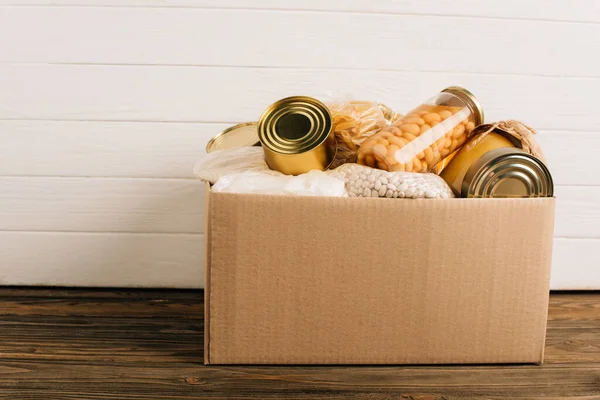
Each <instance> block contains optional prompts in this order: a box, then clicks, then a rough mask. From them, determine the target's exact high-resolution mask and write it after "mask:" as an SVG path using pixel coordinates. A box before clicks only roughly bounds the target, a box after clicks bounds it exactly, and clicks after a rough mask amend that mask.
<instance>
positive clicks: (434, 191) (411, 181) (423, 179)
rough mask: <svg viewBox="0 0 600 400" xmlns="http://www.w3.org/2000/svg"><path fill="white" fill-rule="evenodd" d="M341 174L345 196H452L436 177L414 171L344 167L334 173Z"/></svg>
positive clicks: (447, 187) (431, 197)
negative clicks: (346, 193)
mask: <svg viewBox="0 0 600 400" xmlns="http://www.w3.org/2000/svg"><path fill="white" fill-rule="evenodd" d="M334 171H335V172H337V173H339V174H340V175H342V177H343V179H344V182H345V184H346V190H347V191H348V196H349V197H388V198H412V199H420V198H428V199H447V198H450V197H454V194H453V193H452V189H450V187H449V186H448V184H447V183H446V182H445V181H444V180H443V179H442V178H440V177H439V176H437V175H435V174H423V173H415V172H402V171H394V172H388V171H384V170H381V169H376V168H371V167H367V166H363V165H358V164H344V165H342V166H340V167H338V168H336V169H335V170H334Z"/></svg>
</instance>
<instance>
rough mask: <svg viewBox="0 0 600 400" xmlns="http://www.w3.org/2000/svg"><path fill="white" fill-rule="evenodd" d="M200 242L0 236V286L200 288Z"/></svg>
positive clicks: (167, 237)
mask: <svg viewBox="0 0 600 400" xmlns="http://www.w3.org/2000/svg"><path fill="white" fill-rule="evenodd" d="M203 248H204V237H203V235H185V234H176V235H173V234H156V235H153V234H129V233H124V234H116V233H56V232H0V284H1V285H50V286H97V287H102V286H107V287H111V286H114V287H162V288H199V287H203V286H204V250H203Z"/></svg>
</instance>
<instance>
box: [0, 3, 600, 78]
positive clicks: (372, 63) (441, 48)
mask: <svg viewBox="0 0 600 400" xmlns="http://www.w3.org/2000/svg"><path fill="white" fill-rule="evenodd" d="M23 21H28V22H29V23H23ZM31 24H34V25H35V29H31ZM107 26H110V27H111V29H106V27H107ZM231 27H245V28H243V29H242V30H237V31H236V30H232V28H231ZM307 27H310V29H307ZM356 27H360V29H356ZM273 32H277V34H276V35H273ZM446 32H451V37H452V39H450V40H449V39H446V38H445V37H444V35H445V33H446ZM474 32H476V34H473V33H474ZM0 37H11V40H10V41H6V42H4V43H5V44H4V45H2V46H0V61H2V62H41V63H46V62H52V63H100V64H152V65H156V64H161V65H164V64H169V65H215V66H222V65H226V66H255V67H258V66H265V65H268V66H271V67H307V68H348V67H351V68H361V69H386V70H387V69H396V70H414V71H422V70H424V71H442V70H443V71H447V72H448V71H463V72H480V73H510V74H532V75H540V74H541V75H554V76H578V77H590V76H594V77H598V76H600V72H599V71H600V59H598V58H597V57H593V54H594V52H593V51H589V50H585V49H594V48H596V45H597V42H598V40H600V26H598V25H597V24H574V23H558V22H554V23H551V22H547V21H534V20H526V21H524V20H517V19H501V20H499V19H493V18H492V19H490V18H487V19H482V18H471V17H469V18H466V17H447V16H441V15H436V16H428V15H402V14H386V13H381V14H371V13H362V14H361V13H323V12H317V13H315V12H307V11H295V12H293V13H290V12H281V11H277V10H266V11H265V10H246V9H244V10H235V9H217V10H215V9H196V8H188V9H179V8H139V7H138V8H132V7H63V8H58V7H3V9H2V13H0ZM241 37H243V38H244V40H243V41H241V40H240V38H241ZM206 38H210V40H205V39H206ZM340 38H342V40H340ZM442 38H444V39H442ZM525 38H526V39H527V40H524V39H525ZM573 40H577V44H578V45H577V46H573V45H572V41H573ZM242 43H243V44H242ZM332 45H333V46H334V48H335V51H332ZM507 49H510V51H511V53H512V54H515V55H516V54H518V57H498V53H504V52H506V51H507ZM395 52H396V53H395ZM554 54H560V55H561V57H554V56H553V55H554ZM473 55H476V56H473ZM491 60H493V62H490V61H491ZM573 60H578V62H575V63H574V62H573Z"/></svg>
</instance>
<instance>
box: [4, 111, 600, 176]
mask: <svg viewBox="0 0 600 400" xmlns="http://www.w3.org/2000/svg"><path fill="white" fill-rule="evenodd" d="M227 126H228V125H227V124H202V123H154V122H98V121H25V120H24V121H7V120H4V121H2V120H0V176H81V177H83V176H92V177H141V178H192V177H193V175H192V168H191V166H192V165H193V164H194V163H195V162H196V161H197V160H198V159H199V158H200V157H201V156H202V155H203V154H205V146H206V142H207V141H208V140H209V139H210V138H211V137H212V136H214V135H215V134H216V133H218V132H220V131H221V130H223V129H224V128H226V127H227ZM538 139H539V142H540V144H541V145H542V147H543V149H544V152H545V153H546V156H547V158H548V159H549V165H550V169H551V171H552V173H553V176H554V182H555V183H556V184H559V185H561V184H562V185H600V174H599V173H598V168H597V165H596V164H597V162H596V157H597V154H598V151H599V149H600V132H599V133H596V132H594V133H591V132H554V131H543V132H541V133H540V134H539V135H538Z"/></svg>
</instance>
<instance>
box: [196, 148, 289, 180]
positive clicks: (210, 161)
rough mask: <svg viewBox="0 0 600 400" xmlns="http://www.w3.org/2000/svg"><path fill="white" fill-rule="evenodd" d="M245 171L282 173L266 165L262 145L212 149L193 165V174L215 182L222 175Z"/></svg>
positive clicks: (271, 173)
mask: <svg viewBox="0 0 600 400" xmlns="http://www.w3.org/2000/svg"><path fill="white" fill-rule="evenodd" d="M246 171H259V172H265V173H267V174H270V175H283V174H282V173H280V172H277V171H273V170H271V169H270V168H269V167H268V166H267V163H266V162H265V156H264V154H263V150H262V147H258V146H249V147H237V148H232V149H224V150H217V151H213V152H211V153H208V154H206V155H205V156H204V157H203V158H202V159H201V160H200V161H198V162H197V163H196V165H195V166H194V175H196V177H197V178H199V179H202V180H203V181H208V182H210V183H215V182H216V181H217V180H218V179H219V178H220V177H222V176H225V175H230V174H233V173H236V172H246Z"/></svg>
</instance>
